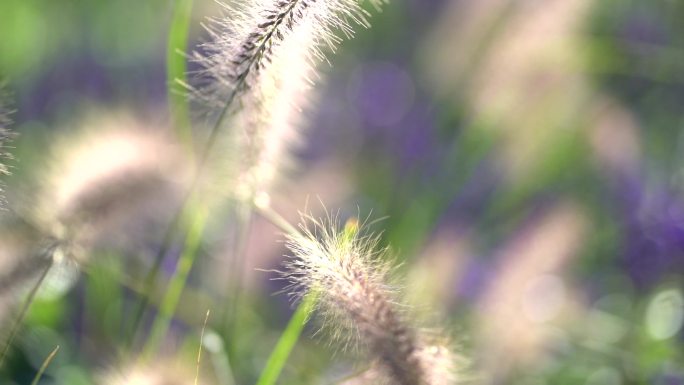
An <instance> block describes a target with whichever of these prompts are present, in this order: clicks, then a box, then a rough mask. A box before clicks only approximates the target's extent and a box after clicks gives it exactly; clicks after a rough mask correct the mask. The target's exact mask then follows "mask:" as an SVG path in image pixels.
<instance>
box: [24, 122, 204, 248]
mask: <svg viewBox="0 0 684 385" xmlns="http://www.w3.org/2000/svg"><path fill="white" fill-rule="evenodd" d="M98 115H99V116H96V115H95V114H94V115H93V116H92V117H89V118H86V119H84V121H83V122H82V123H81V126H82V127H81V128H80V129H78V130H76V132H75V133H71V134H67V135H64V136H63V137H61V138H57V139H56V140H55V141H54V142H55V144H54V146H53V148H51V149H50V151H49V152H50V158H49V160H48V164H47V166H46V167H45V174H44V175H43V176H42V177H39V178H40V179H41V187H40V188H39V190H40V195H39V197H38V201H39V204H38V205H36V207H35V208H34V209H33V215H32V216H31V217H33V218H37V219H36V221H37V222H39V223H40V227H41V228H43V229H45V232H46V233H47V234H50V235H51V236H52V237H54V238H56V239H58V240H60V242H62V244H63V245H65V246H66V245H68V247H69V249H70V250H69V251H68V252H67V254H71V253H73V254H74V255H72V256H77V255H78V254H80V251H81V249H85V248H86V247H87V245H89V244H91V243H92V242H94V241H97V240H98V239H99V238H106V239H108V240H110V241H114V240H116V239H120V238H121V236H122V235H125V234H122V232H121V231H115V230H114V229H119V230H121V228H122V227H123V226H126V227H127V228H128V229H129V230H130V228H131V223H132V224H137V225H138V226H140V225H141V224H140V221H141V220H143V219H144V218H150V217H156V213H157V211H161V212H167V211H170V210H169V207H168V204H173V201H174V200H180V196H181V195H182V191H184V189H185V188H186V186H185V184H186V182H187V181H188V180H189V170H191V167H189V164H188V163H189V162H188V161H187V160H186V158H184V157H183V155H182V151H180V149H179V146H177V145H174V144H173V143H171V142H169V141H168V140H166V139H165V138H164V137H163V136H162V135H161V134H160V133H159V132H155V130H153V129H152V127H149V126H148V125H146V124H143V123H142V122H140V121H138V120H137V119H135V118H133V117H131V116H129V115H127V114H125V113H119V114H115V115H113V116H108V115H106V116H102V115H101V114H98ZM94 128H97V130H95V129H94ZM162 206H163V207H162ZM146 214H147V215H146ZM149 214H153V215H149ZM126 224H128V225H126ZM122 225H123V226H122ZM136 232H138V231H136ZM130 233H131V232H130V231H128V232H127V233H126V234H128V235H131V234H130ZM103 235H104V236H103Z"/></svg>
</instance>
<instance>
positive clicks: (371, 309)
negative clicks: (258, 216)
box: [284, 215, 455, 385]
mask: <svg viewBox="0 0 684 385" xmlns="http://www.w3.org/2000/svg"><path fill="white" fill-rule="evenodd" d="M286 244H287V247H288V248H289V250H290V251H291V252H292V254H293V255H292V257H291V258H290V259H289V261H288V262H287V268H288V269H287V271H286V272H285V273H284V275H285V276H286V277H287V278H288V279H289V280H290V281H291V283H292V285H291V287H290V293H291V294H292V295H294V296H295V297H298V296H299V297H301V296H303V295H314V296H316V298H317V300H318V305H317V306H318V308H317V310H318V311H319V312H320V313H321V314H322V315H323V326H324V328H325V329H326V330H329V331H330V332H331V334H332V337H333V341H334V342H335V345H339V344H340V341H341V342H342V343H341V344H342V345H343V346H350V345H352V346H358V347H359V348H361V350H364V351H366V352H367V353H368V356H369V359H371V360H372V361H373V362H375V364H374V369H373V371H374V373H371V374H372V376H373V377H375V378H381V379H382V380H381V381H380V382H378V381H379V380H376V382H374V383H377V384H380V383H384V384H392V385H408V384H412V385H415V384H419V385H443V384H451V383H453V367H454V366H453V363H454V358H455V357H454V355H453V354H452V353H451V350H450V349H447V348H443V347H442V345H436V344H434V340H435V339H434V338H430V337H429V335H428V333H426V332H425V331H424V330H422V329H419V328H415V327H413V326H412V325H411V322H410V320H409V317H408V315H407V313H408V309H407V308H406V306H404V305H402V304H401V303H400V302H399V300H398V297H399V295H398V290H397V288H396V286H395V285H393V284H391V283H390V282H391V281H390V273H391V270H392V269H391V266H390V264H389V262H388V261H387V257H388V251H387V248H383V247H380V241H379V238H378V236H375V235H372V234H366V233H365V230H364V229H363V228H362V226H360V225H359V223H358V221H355V220H352V221H348V222H347V224H346V225H345V226H344V227H343V228H342V227H341V226H340V225H339V221H338V220H337V218H336V217H335V216H329V217H327V218H325V219H316V218H312V217H311V216H307V215H305V216H304V218H303V222H302V224H300V233H298V234H290V235H288V240H287V243H286Z"/></svg>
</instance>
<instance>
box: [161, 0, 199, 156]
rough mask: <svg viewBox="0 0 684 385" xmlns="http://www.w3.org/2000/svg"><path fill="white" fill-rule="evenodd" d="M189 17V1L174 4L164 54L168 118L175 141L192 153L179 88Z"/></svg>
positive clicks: (183, 77)
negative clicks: (176, 138) (175, 134)
mask: <svg viewBox="0 0 684 385" xmlns="http://www.w3.org/2000/svg"><path fill="white" fill-rule="evenodd" d="M191 16H192V0H176V1H175V4H174V9H173V19H172V21H171V28H170V30H169V40H168V46H167V51H166V68H167V73H166V77H167V78H166V80H167V82H168V98H169V108H170V110H171V117H172V119H173V124H174V127H175V129H176V133H177V135H178V139H179V140H180V141H181V142H182V143H184V144H186V145H187V147H188V149H192V145H193V139H192V130H191V125H190V110H189V107H188V100H187V97H186V95H185V92H184V91H185V90H184V89H183V87H182V86H181V84H187V75H186V74H187V66H186V64H185V60H186V58H185V56H184V55H183V54H182V53H183V52H185V51H186V50H187V47H188V31H189V29H190V17H191Z"/></svg>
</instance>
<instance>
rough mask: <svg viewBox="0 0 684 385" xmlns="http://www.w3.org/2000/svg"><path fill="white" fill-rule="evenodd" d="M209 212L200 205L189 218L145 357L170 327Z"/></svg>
mask: <svg viewBox="0 0 684 385" xmlns="http://www.w3.org/2000/svg"><path fill="white" fill-rule="evenodd" d="M207 216H208V212H207V209H206V208H205V207H202V206H198V207H196V208H195V209H194V210H192V214H191V215H190V218H189V221H190V223H189V225H188V232H187V236H186V238H185V244H184V247H183V251H182V253H181V256H180V258H178V262H177V264H176V269H175V272H174V274H173V276H172V277H171V280H170V281H169V285H168V288H167V290H166V292H165V293H164V297H163V298H162V302H161V304H160V306H159V314H158V315H157V317H156V318H155V320H154V323H153V324H152V331H151V332H150V336H149V338H148V340H147V343H146V344H145V347H144V354H143V357H145V358H149V357H150V356H151V355H152V354H154V353H156V352H157V350H158V349H159V346H160V345H161V342H162V341H163V339H164V337H165V336H166V333H167V331H168V329H169V325H170V323H171V319H172V318H173V315H174V313H175V312H176V308H177V307H178V303H179V301H180V297H181V294H182V292H183V288H184V287H185V284H186V282H187V279H188V275H189V274H190V270H191V269H192V266H193V265H194V263H195V260H196V259H197V251H198V249H199V245H200V242H201V240H202V233H203V232H204V227H205V225H206V221H207Z"/></svg>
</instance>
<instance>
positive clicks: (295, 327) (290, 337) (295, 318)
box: [257, 294, 317, 385]
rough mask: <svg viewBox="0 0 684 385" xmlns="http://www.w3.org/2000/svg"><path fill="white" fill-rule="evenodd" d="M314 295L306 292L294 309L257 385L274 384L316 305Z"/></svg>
mask: <svg viewBox="0 0 684 385" xmlns="http://www.w3.org/2000/svg"><path fill="white" fill-rule="evenodd" d="M316 301H317V298H316V295H313V294H308V295H306V296H305V297H304V299H303V300H302V302H301V303H300V304H299V306H298V307H297V310H295V312H294V314H293V315H292V318H290V322H289V323H288V324H287V327H286V328H285V331H284V332H283V334H282V335H281V336H280V339H279V340H278V343H277V344H276V346H275V348H273V351H272V352H271V356H270V357H269V358H268V361H267V362H266V367H265V368H264V370H263V371H262V372H261V377H259V381H257V385H274V384H275V383H276V381H277V380H278V376H280V372H281V371H282V370H283V367H285V362H287V359H288V357H290V353H291V352H292V349H293V348H294V346H295V344H296V343H297V340H298V339H299V336H300V335H301V334H302V330H304V325H305V324H306V321H307V319H308V316H309V313H311V311H312V310H313V308H314V306H315V305H316Z"/></svg>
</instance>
